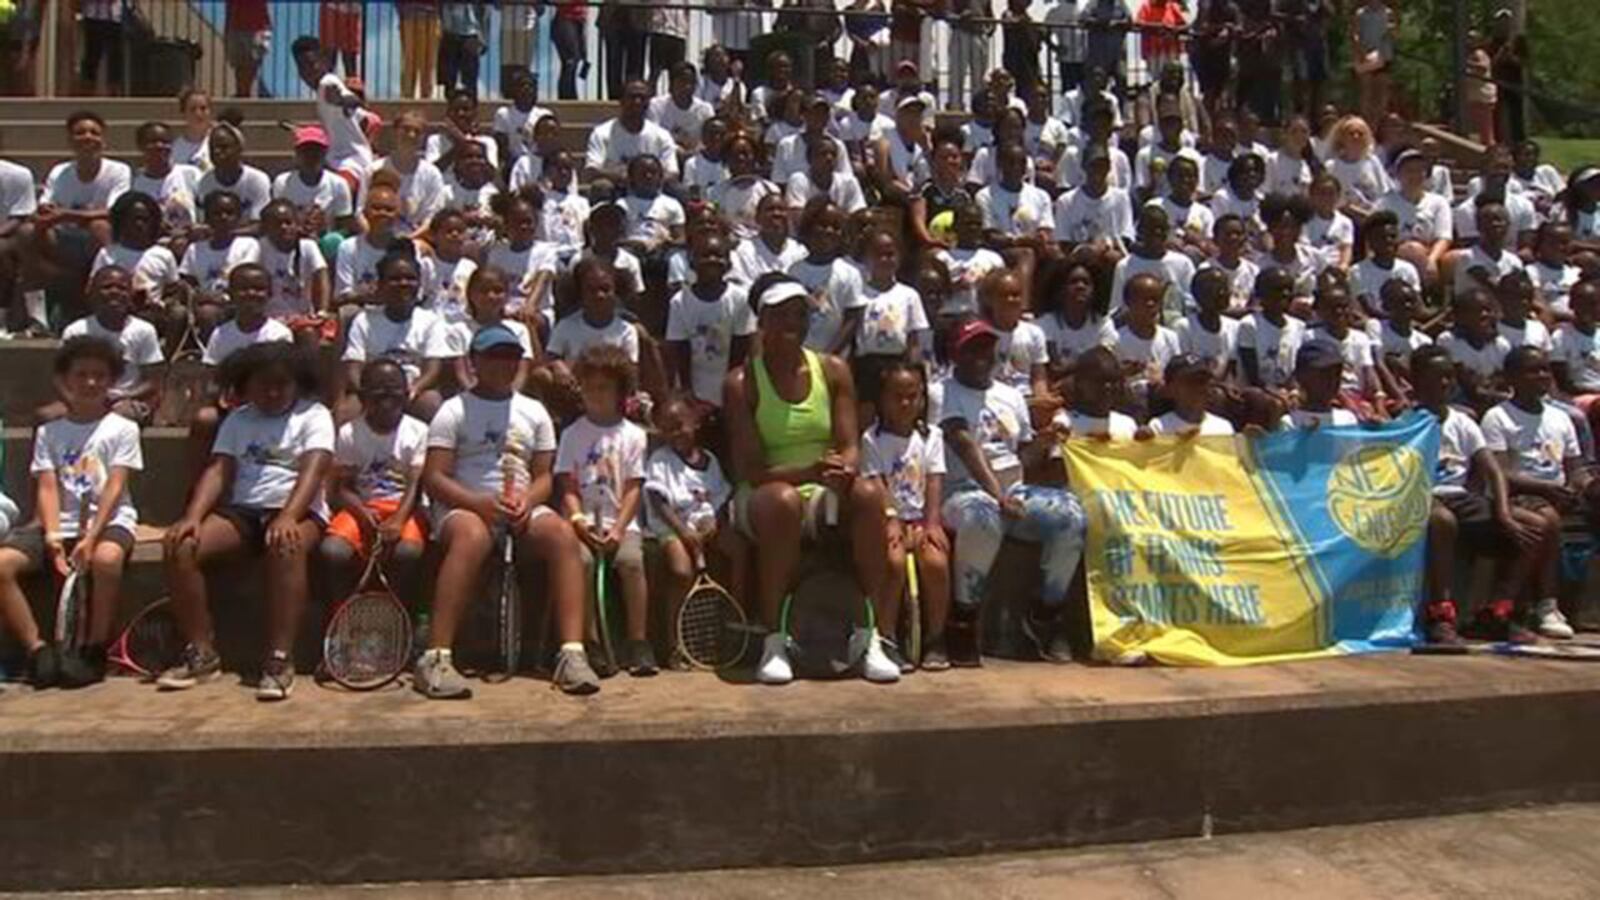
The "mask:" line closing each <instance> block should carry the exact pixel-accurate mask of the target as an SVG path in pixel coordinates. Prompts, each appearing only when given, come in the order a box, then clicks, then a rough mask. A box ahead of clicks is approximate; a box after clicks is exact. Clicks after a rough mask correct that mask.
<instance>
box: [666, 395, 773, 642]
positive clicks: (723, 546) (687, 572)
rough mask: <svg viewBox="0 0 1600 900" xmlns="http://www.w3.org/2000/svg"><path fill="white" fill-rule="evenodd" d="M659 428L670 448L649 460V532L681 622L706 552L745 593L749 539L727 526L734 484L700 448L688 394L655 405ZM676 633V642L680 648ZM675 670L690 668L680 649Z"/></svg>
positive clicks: (737, 592) (734, 588) (733, 589)
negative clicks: (717, 558)
mask: <svg viewBox="0 0 1600 900" xmlns="http://www.w3.org/2000/svg"><path fill="white" fill-rule="evenodd" d="M656 430H657V431H658V432H659V434H660V435H661V440H662V441H663V442H665V446H662V447H660V448H659V449H657V450H656V451H655V452H654V453H652V454H650V460H649V462H648V463H646V464H645V482H644V490H645V499H646V501H647V502H648V504H649V507H648V510H649V516H648V517H647V521H648V522H649V523H650V534H651V538H652V540H654V541H655V542H656V543H657V544H658V545H659V546H660V548H661V554H662V556H663V557H664V558H665V561H666V573H665V574H666V583H665V584H663V585H662V587H661V590H662V593H664V594H666V596H667V597H669V598H671V602H672V604H673V608H672V610H671V611H670V613H671V614H670V616H669V617H668V621H671V622H677V621H678V609H677V607H678V605H679V604H681V603H682V602H683V600H684V596H685V594H686V592H687V591H688V590H689V587H690V585H691V584H692V583H693V581H694V578H695V573H696V571H697V570H698V569H700V568H702V567H704V566H705V564H706V562H707V560H706V551H707V549H710V548H715V549H716V550H717V552H718V555H719V556H720V557H721V558H722V560H723V561H724V562H726V564H727V566H726V568H727V581H726V584H727V587H728V593H729V594H731V595H732V596H733V597H735V598H739V597H743V596H744V580H745V571H744V570H745V562H746V560H747V558H748V556H749V553H750V546H749V543H748V542H747V541H746V540H745V538H744V535H742V534H740V533H739V529H737V528H728V527H726V526H727V524H728V519H727V514H728V501H729V500H730V499H732V497H733V487H732V485H730V484H729V483H728V479H727V477H726V476H725V475H723V472H722V465H721V463H719V462H718V461H717V457H716V455H715V454H713V453H712V452H711V451H709V450H707V449H705V448H704V447H702V446H700V442H699V439H698V436H699V434H700V410H699V407H697V406H696V405H695V403H694V402H693V401H691V400H690V399H689V398H688V397H686V396H683V395H674V396H672V397H669V398H668V399H667V400H666V402H664V403H662V404H661V405H660V406H659V407H657V408H656ZM677 643H678V642H677V635H674V636H673V646H674V647H676V646H677ZM667 667H668V668H670V669H687V668H688V667H689V666H688V663H687V661H686V660H683V659H682V658H681V657H680V656H679V654H678V652H677V651H676V650H674V651H673V657H672V659H670V660H668V661H667Z"/></svg>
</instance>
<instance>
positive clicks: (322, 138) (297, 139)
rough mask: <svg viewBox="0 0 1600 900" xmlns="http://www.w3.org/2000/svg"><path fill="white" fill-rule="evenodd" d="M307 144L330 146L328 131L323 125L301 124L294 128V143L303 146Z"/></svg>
mask: <svg viewBox="0 0 1600 900" xmlns="http://www.w3.org/2000/svg"><path fill="white" fill-rule="evenodd" d="M307 144H316V145H317V146H318V147H322V148H324V149H326V148H327V147H328V132H326V131H324V130H323V129H322V126H321V125H301V126H300V127H299V128H296V129H295V130H294V145H295V146H296V147H303V146H305V145H307Z"/></svg>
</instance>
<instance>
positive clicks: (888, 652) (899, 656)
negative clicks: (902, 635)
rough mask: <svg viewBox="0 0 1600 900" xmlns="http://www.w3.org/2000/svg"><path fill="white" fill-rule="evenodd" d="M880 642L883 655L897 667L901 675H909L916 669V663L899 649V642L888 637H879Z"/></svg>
mask: <svg viewBox="0 0 1600 900" xmlns="http://www.w3.org/2000/svg"><path fill="white" fill-rule="evenodd" d="M880 642H881V643H882V644H883V655H884V656H887V657H889V661H890V662H892V663H894V664H895V665H896V666H897V667H899V669H900V674H901V675H909V674H911V673H912V672H915V671H916V670H917V666H916V664H915V663H913V662H912V661H911V659H910V657H908V656H906V654H905V652H904V651H903V650H901V649H900V644H899V642H897V641H894V640H891V639H889V638H880Z"/></svg>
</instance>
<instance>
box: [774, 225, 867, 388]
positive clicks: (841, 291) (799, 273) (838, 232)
mask: <svg viewBox="0 0 1600 900" xmlns="http://www.w3.org/2000/svg"><path fill="white" fill-rule="evenodd" d="M845 221H846V219H845V214H844V210H842V209H840V208H839V207H838V206H836V205H834V204H833V203H832V202H830V201H827V200H814V201H812V202H811V203H809V204H807V206H806V209H805V211H804V212H802V213H801V214H800V241H801V245H802V246H804V247H805V248H806V250H807V251H808V252H807V255H806V256H805V258H804V259H799V260H796V261H794V262H792V263H790V264H789V269H788V274H789V277H790V278H793V279H794V280H796V281H798V282H800V284H801V286H802V287H804V288H805V289H806V290H807V291H809V292H810V293H811V325H810V327H809V328H808V329H806V341H805V344H806V348H807V349H809V350H815V351H817V352H818V353H831V354H834V355H835V356H847V355H848V354H849V351H850V347H851V346H853V345H854V344H855V337H856V329H858V328H860V327H861V305H862V303H863V302H864V301H863V300H862V297H861V291H862V288H863V284H862V280H861V270H860V269H858V268H856V267H855V266H853V265H851V264H850V262H849V260H847V259H845V258H844V257H843V256H842V255H841V250H842V249H843V237H844V228H845Z"/></svg>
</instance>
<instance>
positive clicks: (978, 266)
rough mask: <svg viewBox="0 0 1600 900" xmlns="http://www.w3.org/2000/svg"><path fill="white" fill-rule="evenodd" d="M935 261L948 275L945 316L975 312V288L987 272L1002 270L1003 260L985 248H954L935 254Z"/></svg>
mask: <svg viewBox="0 0 1600 900" xmlns="http://www.w3.org/2000/svg"><path fill="white" fill-rule="evenodd" d="M937 255H938V257H939V261H940V262H942V263H944V267H945V270H946V271H948V272H949V273H950V296H949V297H948V298H947V299H946V300H945V307H944V309H943V310H941V311H942V312H945V313H955V314H960V313H972V314H974V315H976V314H977V312H978V285H980V284H982V283H983V279H985V278H987V277H989V275H990V273H992V272H998V271H1000V270H1001V269H1004V268H1006V261H1005V258H1004V257H1002V256H1001V255H1000V254H998V253H996V252H994V251H993V250H990V249H989V248H988V247H954V248H951V249H949V250H940V251H938V254H937Z"/></svg>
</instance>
